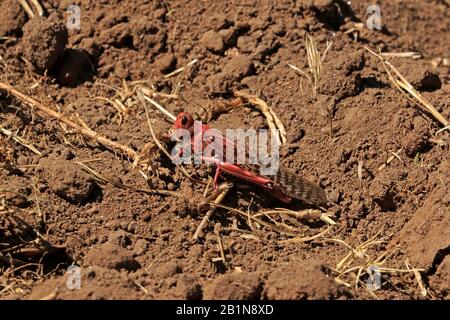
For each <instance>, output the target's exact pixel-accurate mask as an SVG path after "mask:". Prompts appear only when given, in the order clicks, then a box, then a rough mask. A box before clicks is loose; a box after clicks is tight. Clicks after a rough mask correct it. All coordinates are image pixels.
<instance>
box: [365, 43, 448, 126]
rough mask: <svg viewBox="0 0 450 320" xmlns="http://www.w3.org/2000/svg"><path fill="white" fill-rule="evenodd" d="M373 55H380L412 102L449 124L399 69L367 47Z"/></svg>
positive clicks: (396, 84) (397, 84) (398, 87)
mask: <svg viewBox="0 0 450 320" xmlns="http://www.w3.org/2000/svg"><path fill="white" fill-rule="evenodd" d="M365 49H366V50H367V51H369V52H370V53H371V54H372V55H374V56H376V57H378V58H379V59H380V60H381V62H382V63H383V67H384V69H385V70H386V72H387V74H388V76H389V79H390V80H391V82H392V83H393V84H394V85H395V87H396V88H397V89H398V90H399V91H400V92H401V93H402V94H403V95H404V96H405V97H406V99H407V100H408V101H409V102H411V103H412V104H414V105H416V106H418V107H419V108H420V109H422V110H424V111H426V112H428V113H430V114H431V115H432V116H433V117H434V118H435V119H436V120H437V121H439V122H440V123H441V124H442V125H443V126H444V127H447V126H448V125H449V122H448V121H447V119H445V118H444V116H443V115H442V114H441V113H439V111H437V110H436V108H435V107H434V106H433V105H432V104H431V103H429V102H428V101H427V100H425V98H423V97H422V95H421V94H420V93H419V92H418V91H417V90H416V89H414V87H413V86H412V85H411V84H410V83H409V82H408V80H406V78H405V77H404V76H403V75H402V74H401V73H400V71H398V70H397V68H395V67H394V66H393V65H392V64H391V63H390V62H389V61H386V60H385V59H384V58H383V57H382V56H380V55H379V54H377V53H375V52H373V51H372V50H370V49H369V48H367V47H365Z"/></svg>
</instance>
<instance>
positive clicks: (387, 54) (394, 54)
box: [381, 51, 422, 59]
mask: <svg viewBox="0 0 450 320" xmlns="http://www.w3.org/2000/svg"><path fill="white" fill-rule="evenodd" d="M381 56H382V57H385V58H389V57H395V58H411V59H420V58H422V55H421V54H420V52H415V51H409V52H382V53H381Z"/></svg>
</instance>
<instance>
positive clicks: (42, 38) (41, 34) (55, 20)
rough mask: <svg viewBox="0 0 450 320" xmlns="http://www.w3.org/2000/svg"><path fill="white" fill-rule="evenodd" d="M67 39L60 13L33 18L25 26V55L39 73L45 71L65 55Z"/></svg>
mask: <svg viewBox="0 0 450 320" xmlns="http://www.w3.org/2000/svg"><path fill="white" fill-rule="evenodd" d="M67 39H68V34H67V28H66V25H65V23H64V20H63V19H62V18H61V17H60V16H59V15H57V14H54V15H52V16H50V17H49V18H47V19H44V18H42V19H40V18H38V19H33V20H31V21H29V22H28V23H27V24H26V25H25V27H24V38H23V56H24V58H25V59H27V60H28V61H29V62H30V63H31V64H32V65H33V66H34V68H35V70H36V71H37V72H38V73H44V72H45V71H46V70H50V69H52V67H53V66H54V65H55V63H56V62H57V61H58V59H59V58H60V57H61V56H62V55H63V53H64V49H65V47H66V44H67Z"/></svg>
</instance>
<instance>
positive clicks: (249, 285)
mask: <svg viewBox="0 0 450 320" xmlns="http://www.w3.org/2000/svg"><path fill="white" fill-rule="evenodd" d="M261 290H262V283H261V280H260V279H259V275H257V274H251V273H250V274H249V273H231V274H227V275H223V276H219V277H217V278H216V279H215V280H213V281H212V282H210V283H208V284H207V285H206V286H205V289H204V296H203V298H204V299H206V300H249V299H252V300H253V299H259V298H260V294H261Z"/></svg>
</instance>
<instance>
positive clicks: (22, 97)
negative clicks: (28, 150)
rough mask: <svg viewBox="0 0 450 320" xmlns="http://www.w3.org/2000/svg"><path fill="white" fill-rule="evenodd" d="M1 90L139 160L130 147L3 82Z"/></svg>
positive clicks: (0, 86) (108, 146) (79, 131)
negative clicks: (78, 122) (84, 125)
mask: <svg viewBox="0 0 450 320" xmlns="http://www.w3.org/2000/svg"><path fill="white" fill-rule="evenodd" d="M0 89H3V90H6V91H7V92H9V93H10V94H12V95H13V96H15V97H16V98H18V99H19V100H21V101H22V102H23V103H24V104H26V105H28V106H29V107H31V108H37V109H39V110H40V111H42V112H44V113H46V114H47V115H49V116H51V117H53V118H55V119H57V120H58V121H60V122H62V123H64V124H66V125H68V126H69V127H71V128H72V129H74V130H75V131H77V132H78V133H81V134H82V135H85V136H87V137H89V138H91V139H93V140H96V141H97V142H99V143H100V144H102V145H104V146H105V147H107V148H109V149H112V150H117V151H120V152H121V153H123V154H124V155H125V156H127V157H129V158H130V159H132V160H136V159H138V154H137V153H136V151H134V150H133V149H131V148H130V147H127V146H123V145H121V144H119V143H117V142H114V141H112V140H110V139H108V138H106V137H104V136H102V135H100V134H98V133H97V132H95V131H94V130H92V129H89V128H87V127H83V126H79V125H78V124H76V123H75V122H73V121H72V120H70V119H68V118H67V117H66V116H64V115H63V114H61V113H59V112H56V111H54V110H52V109H50V108H48V107H46V106H44V105H43V104H42V103H40V102H38V101H36V100H34V99H33V98H31V97H29V96H27V95H25V94H23V93H21V92H20V91H18V90H16V89H14V88H13V87H11V86H10V85H8V84H5V83H3V82H0Z"/></svg>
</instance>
